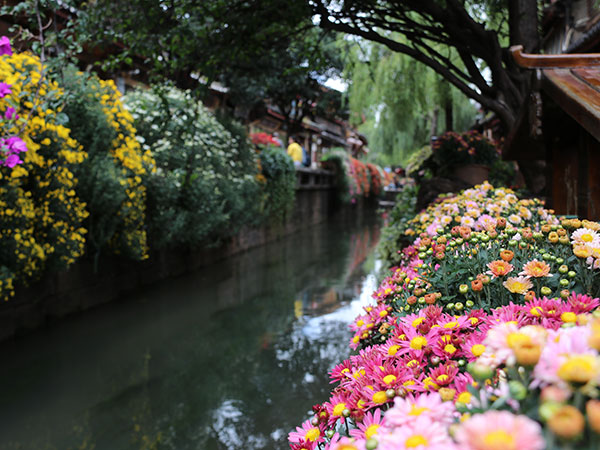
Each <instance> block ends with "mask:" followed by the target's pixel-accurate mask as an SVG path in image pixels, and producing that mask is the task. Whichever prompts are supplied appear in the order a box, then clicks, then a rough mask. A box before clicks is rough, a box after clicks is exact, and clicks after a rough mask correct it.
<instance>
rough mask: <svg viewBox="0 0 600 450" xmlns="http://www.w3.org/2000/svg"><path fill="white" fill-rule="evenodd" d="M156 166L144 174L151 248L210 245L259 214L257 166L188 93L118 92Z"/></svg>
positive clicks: (243, 147)
mask: <svg viewBox="0 0 600 450" xmlns="http://www.w3.org/2000/svg"><path fill="white" fill-rule="evenodd" d="M125 103H126V104H127V107H128V108H129V109H130V111H131V113H132V116H133V117H134V120H135V126H136V128H137V130H138V135H139V136H140V141H141V142H142V145H143V146H144V148H146V149H149V150H150V149H151V151H152V154H153V155H154V157H155V159H156V166H157V169H156V171H155V172H154V173H152V174H150V176H149V177H148V179H147V188H148V202H147V207H148V217H149V220H148V232H149V234H150V242H151V245H152V246H153V247H154V248H163V247H172V246H187V245H191V246H198V245H206V244H216V243H218V242H219V241H221V240H222V239H224V238H226V237H229V236H231V235H233V234H234V233H236V232H237V231H238V230H239V228H240V227H242V226H243V225H247V224H253V223H256V222H257V221H258V220H259V219H260V204H261V202H260V201H257V199H260V197H261V188H260V184H259V182H258V181H257V179H256V175H257V171H258V165H257V161H256V158H255V156H254V153H253V151H252V150H251V149H250V146H249V145H246V144H245V143H243V142H240V141H239V140H240V139H241V136H240V135H238V136H237V137H234V136H233V135H232V134H231V133H230V132H228V131H227V130H226V129H225V128H224V127H223V126H222V125H221V124H220V123H219V122H218V121H217V119H216V118H215V117H214V115H213V114H212V113H210V112H209V111H208V110H207V109H206V108H205V107H204V106H203V105H202V103H201V102H199V101H198V100H197V99H195V98H194V97H193V96H192V95H191V93H189V92H187V91H181V90H179V89H176V88H174V87H169V86H155V87H154V88H153V89H152V90H136V91H133V92H131V93H128V94H127V95H126V96H125Z"/></svg>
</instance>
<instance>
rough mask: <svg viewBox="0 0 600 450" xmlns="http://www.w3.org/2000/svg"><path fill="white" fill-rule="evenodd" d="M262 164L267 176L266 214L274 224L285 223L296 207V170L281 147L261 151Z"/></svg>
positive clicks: (263, 171) (265, 191) (264, 173)
mask: <svg viewBox="0 0 600 450" xmlns="http://www.w3.org/2000/svg"><path fill="white" fill-rule="evenodd" d="M260 165H261V168H262V175H263V176H264V177H265V184H264V193H265V194H266V198H265V207H264V214H265V215H266V217H267V218H268V220H269V222H271V223H272V224H273V223H274V224H283V223H284V222H285V220H286V219H287V218H288V216H289V214H290V213H291V211H292V209H293V207H294V198H295V195H296V189H295V186H296V170H295V169H294V163H293V162H292V159H291V158H290V157H289V156H288V154H287V153H286V152H285V151H283V150H282V149H280V148H275V147H267V148H265V149H263V150H261V151H260Z"/></svg>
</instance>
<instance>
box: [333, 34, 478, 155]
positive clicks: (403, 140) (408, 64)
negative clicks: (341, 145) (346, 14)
mask: <svg viewBox="0 0 600 450" xmlns="http://www.w3.org/2000/svg"><path fill="white" fill-rule="evenodd" d="M343 43H344V45H343V47H344V48H345V49H346V55H347V58H346V70H345V77H346V78H347V79H348V80H349V86H348V106H349V109H350V111H351V118H350V120H351V122H352V123H353V124H354V125H356V126H359V129H360V131H361V132H363V133H365V134H366V135H367V137H368V138H369V147H370V148H371V150H372V151H373V153H374V155H373V158H375V159H377V161H378V162H379V163H381V164H389V163H402V162H404V161H405V159H406V157H407V156H408V155H409V154H410V153H411V152H412V151H413V150H415V149H418V148H420V147H422V146H423V145H425V144H427V143H428V142H429V141H430V139H431V136H432V135H437V134H440V133H442V132H444V131H447V130H452V129H457V130H463V129H465V128H467V127H469V126H471V125H472V124H473V122H474V119H475V113H476V108H475V106H474V105H473V103H472V102H470V101H469V99H468V98H467V97H465V96H464V95H463V94H462V93H461V92H460V91H458V90H457V89H456V88H454V87H452V86H451V85H450V84H449V83H448V82H447V81H446V80H444V79H443V78H442V77H441V76H440V75H439V74H437V73H436V72H435V71H434V70H432V69H431V68H429V67H427V66H425V65H423V64H421V63H419V62H417V61H416V60H414V59H412V58H410V57H408V56H406V55H403V54H401V53H396V52H393V51H391V50H390V49H389V48H387V47H385V46H382V45H379V44H376V43H372V42H368V41H364V40H358V41H357V40H356V39H345V40H344V41H343Z"/></svg>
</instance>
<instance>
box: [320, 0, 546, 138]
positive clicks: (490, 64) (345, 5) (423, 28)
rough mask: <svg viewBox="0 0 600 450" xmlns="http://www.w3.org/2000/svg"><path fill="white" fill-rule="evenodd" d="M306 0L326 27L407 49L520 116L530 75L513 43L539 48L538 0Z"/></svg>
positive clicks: (480, 98) (461, 86) (489, 104)
mask: <svg viewBox="0 0 600 450" xmlns="http://www.w3.org/2000/svg"><path fill="white" fill-rule="evenodd" d="M308 1H309V3H310V4H311V6H312V8H313V12H314V14H315V15H316V17H317V20H318V22H319V25H320V26H321V27H322V28H325V29H331V30H335V31H338V32H342V33H346V34H350V35H355V36H359V37H361V38H362V39H365V40H369V41H373V42H377V43H379V44H382V45H384V46H386V47H387V48H389V49H390V50H391V51H394V52H397V53H402V54H405V55H407V56H410V57H411V58H413V59H415V60H416V61H419V62H421V63H422V64H424V65H426V66H428V67H430V68H431V69H433V70H434V71H435V72H437V73H438V74H439V75H440V76H441V77H443V78H444V79H445V80H447V81H448V82H449V83H450V84H452V85H453V86H454V87H456V88H457V89H458V90H460V91H461V92H462V93H464V94H465V95H466V96H468V97H470V98H472V99H474V100H476V101H477V102H478V103H480V104H481V105H482V106H483V107H484V108H486V109H488V110H491V111H493V112H495V113H496V114H497V115H498V117H499V118H500V120H501V121H502V122H503V124H504V125H505V126H506V127H507V128H511V127H512V125H513V124H514V123H515V121H516V118H517V115H518V113H519V110H520V108H521V106H522V104H523V103H524V101H525V100H526V97H527V93H528V90H529V85H530V75H529V74H526V73H524V72H523V71H521V70H520V69H519V68H518V67H517V66H516V64H514V62H513V60H512V57H511V55H510V53H509V51H508V46H509V45H510V44H522V45H523V46H524V47H525V50H526V51H535V50H537V49H538V46H539V37H538V9H537V7H538V2H537V0H402V1H393V0H342V1H340V0H308ZM399 37H400V38H399ZM444 49H446V50H444ZM453 55H458V57H459V59H460V64H457V62H456V61H455V60H454V59H453ZM484 71H489V76H484V75H483V73H484Z"/></svg>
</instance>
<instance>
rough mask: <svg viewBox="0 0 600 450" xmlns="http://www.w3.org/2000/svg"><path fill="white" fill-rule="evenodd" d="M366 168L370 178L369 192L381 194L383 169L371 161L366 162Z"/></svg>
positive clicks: (383, 179)
mask: <svg viewBox="0 0 600 450" xmlns="http://www.w3.org/2000/svg"><path fill="white" fill-rule="evenodd" d="M367 169H368V170H369V176H370V180H371V189H370V192H371V193H372V194H373V195H374V196H376V197H377V196H379V195H381V193H382V191H383V185H384V182H385V177H384V175H383V171H382V170H381V168H379V167H378V166H376V165H375V164H371V163H367Z"/></svg>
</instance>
